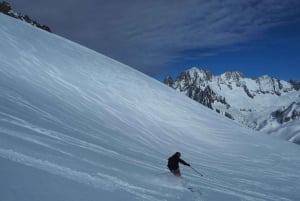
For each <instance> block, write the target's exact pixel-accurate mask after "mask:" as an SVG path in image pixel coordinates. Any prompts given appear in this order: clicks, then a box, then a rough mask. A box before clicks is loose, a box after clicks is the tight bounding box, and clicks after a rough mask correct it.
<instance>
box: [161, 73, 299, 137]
mask: <svg viewBox="0 0 300 201" xmlns="http://www.w3.org/2000/svg"><path fill="white" fill-rule="evenodd" d="M164 83H165V84H167V85H168V86H170V87H172V88H174V89H175V90H177V91H179V92H182V93H184V94H185V95H187V96H188V97H190V98H192V99H194V100H196V101H197V102H199V103H201V104H203V105H205V106H207V107H209V108H211V109H213V110H215V111H217V112H218V113H221V114H223V115H224V116H226V117H229V118H230V119H233V120H236V121H237V122H239V123H242V124H244V125H246V126H248V127H250V128H253V129H256V130H263V131H264V132H267V133H269V134H274V135H276V136H280V137H281V138H283V139H286V140H289V141H293V142H295V143H298V142H299V139H298V137H296V136H298V134H299V133H300V126H298V125H297V124H290V125H291V126H293V130H294V132H293V133H294V134H293V135H291V134H290V133H288V132H286V134H280V135H279V134H278V133H276V128H277V130H278V129H279V127H281V126H283V124H286V123H288V122H289V123H290V122H291V121H294V120H295V121H298V118H299V115H295V114H297V112H295V113H294V116H293V118H291V117H288V116H287V117H285V115H284V113H281V112H278V111H281V110H280V109H282V108H284V109H285V108H290V105H294V103H296V105H297V103H299V102H300V101H299V97H300V91H299V87H298V82H297V81H291V82H287V81H284V80H279V79H276V78H273V77H270V76H268V75H264V76H261V77H258V78H252V79H250V78H247V77H245V76H244V74H243V73H242V72H225V73H223V74H221V75H218V76H215V75H212V74H211V73H210V72H209V71H207V70H203V69H199V68H196V67H193V68H191V69H189V70H186V71H184V72H182V73H181V74H180V75H179V76H178V77H177V78H176V80H175V81H173V79H172V78H170V77H168V78H167V79H165V81H164ZM294 111H295V110H294ZM274 114H277V115H278V114H281V116H282V115H283V116H284V117H281V120H278V118H279V117H278V118H276V122H277V123H276V124H275V123H274V121H273V120H271V119H274V117H273V116H274ZM287 119H288V121H287ZM277 120H278V121H277ZM275 125H276V126H275ZM284 127H286V128H288V127H289V126H286V125H284ZM286 131H287V130H286ZM281 133H284V132H282V131H281Z"/></svg>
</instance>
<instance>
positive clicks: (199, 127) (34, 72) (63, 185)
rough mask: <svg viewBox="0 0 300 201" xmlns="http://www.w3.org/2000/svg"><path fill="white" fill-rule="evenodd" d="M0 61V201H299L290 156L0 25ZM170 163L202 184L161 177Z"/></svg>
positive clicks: (188, 104)
mask: <svg viewBox="0 0 300 201" xmlns="http://www.w3.org/2000/svg"><path fill="white" fill-rule="evenodd" d="M0 51H1V54H0V164H1V165H0V178H1V179H0V200H1V201H2V200H3V201H28V200H30V201H41V200H43V201H53V200H55V201H66V200H72V201H82V200H84V201H94V200H110V201H114V200H118V201H119V200H120V201H134V200H138V201H141V200H146V201H161V200H170V201H176V200H181V201H184V200H189V201H190V200H194V201H196V200H222V201H237V200H244V201H254V200H255V201H262V200H266V201H295V200H297V199H298V198H299V197H300V158H299V154H300V149H299V146H296V145H293V144H291V143H287V142H285V141H282V140H277V139H273V138H271V137H270V136H267V135H258V134H257V133H256V132H253V131H251V130H249V129H246V128H243V127H241V126H240V125H239V124H236V123H234V122H233V121H231V120H229V119H226V118H223V117H221V116H220V115H218V114H216V113H215V112H213V111H211V110H209V109H208V108H206V107H204V106H198V105H199V104H198V103H196V102H195V101H192V100H191V99H189V98H187V97H185V96H182V95H181V94H179V93H177V92H175V91H174V90H172V89H170V88H169V87H167V86H165V85H163V84H162V83H160V82H158V81H156V80H154V79H152V78H150V77H148V76H146V75H144V74H142V73H140V72H138V71H136V70H134V69H132V68H130V67H128V66H126V65H124V64H121V63H119V62H117V61H114V60H112V59H110V58H108V57H105V56H103V55H101V54H99V53H97V52H94V51H92V50H90V49H87V48H85V47H82V46H80V45H78V44H76V43H73V42H71V41H68V40H66V39H63V38H61V37H59V36H56V35H54V34H50V33H48V32H45V31H42V30H40V29H37V28H35V27H33V26H30V25H28V24H26V23H24V22H21V21H18V20H15V19H13V18H9V17H7V16H5V15H2V14H0ZM170 100H172V101H170ZM216 122H217V123H216ZM175 151H180V152H181V153H182V158H183V159H184V160H186V161H187V162H189V163H190V164H191V165H192V167H193V168H195V169H196V170H198V171H200V172H201V173H202V174H204V176H203V177H200V176H199V175H198V174H197V173H196V172H195V171H194V170H193V169H191V168H188V167H186V166H183V167H182V166H181V171H182V173H183V178H175V177H174V176H172V175H171V174H170V173H169V172H168V170H167V169H166V163H167V158H168V157H169V156H170V155H171V154H173V153H174V152H175ZM187 187H193V192H191V190H188V189H187ZM200 192H201V195H200Z"/></svg>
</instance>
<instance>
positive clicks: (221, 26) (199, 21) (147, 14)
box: [6, 0, 300, 80]
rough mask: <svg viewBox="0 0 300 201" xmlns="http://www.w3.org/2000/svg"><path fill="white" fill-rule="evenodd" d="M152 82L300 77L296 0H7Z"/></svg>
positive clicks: (299, 25)
mask: <svg viewBox="0 0 300 201" xmlns="http://www.w3.org/2000/svg"><path fill="white" fill-rule="evenodd" d="M6 1H7V2H9V3H10V4H11V5H12V7H13V9H14V10H15V11H16V12H20V13H22V14H27V15H29V16H30V17H31V18H33V19H35V20H36V21H38V22H39V23H41V24H45V25H47V26H49V27H50V28H51V29H52V31H53V32H54V33H55V34H58V35H61V36H63V37H65V38H68V39H70V40H72V41H75V42H77V43H80V44H82V45H84V46H87V47H89V48H91V49H93V50H95V51H97V52H100V53H102V54H105V55H107V56H109V57H111V58H113V59H116V60H118V61H120V62H122V63H125V64H127V65H129V66H131V67H133V68H136V69H137V70H139V71H142V72H144V73H146V74H148V75H150V76H152V77H154V78H156V79H158V80H163V79H164V78H165V77H166V76H168V75H170V76H172V77H176V76H177V75H178V74H179V73H180V72H182V71H184V70H186V69H189V68H191V67H194V66H196V67H199V68H203V69H206V70H209V71H210V72H212V73H213V74H214V75H219V74H221V73H223V72H225V71H240V72H243V73H244V75H245V76H246V77H258V76H261V75H270V76H273V77H276V78H279V79H284V80H289V79H294V80H300V66H299V63H300V1H299V0H285V1H282V0H210V1H207V0H185V1H182V0H164V1H153V0H84V1H82V0H81V1H78V0H51V1H48V0H47V1H46V0H6Z"/></svg>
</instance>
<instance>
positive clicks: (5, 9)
mask: <svg viewBox="0 0 300 201" xmlns="http://www.w3.org/2000/svg"><path fill="white" fill-rule="evenodd" d="M0 13H3V14H5V15H8V16H10V17H13V18H16V19H19V20H22V21H24V22H27V23H29V24H31V25H33V26H36V27H38V28H40V29H43V30H46V31H48V32H52V31H51V29H50V27H48V26H46V25H43V24H40V23H38V22H37V21H35V20H32V19H31V18H30V17H29V16H28V15H22V14H20V13H16V12H15V11H13V9H12V7H11V5H10V4H9V3H8V2H5V1H3V2H0Z"/></svg>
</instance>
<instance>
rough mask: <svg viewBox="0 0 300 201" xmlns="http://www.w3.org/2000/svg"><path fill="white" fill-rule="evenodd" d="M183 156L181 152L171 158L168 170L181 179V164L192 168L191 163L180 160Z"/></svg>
mask: <svg viewBox="0 0 300 201" xmlns="http://www.w3.org/2000/svg"><path fill="white" fill-rule="evenodd" d="M180 156H181V154H180V152H176V153H175V154H174V155H173V156H171V157H170V158H169V159H168V168H169V170H170V171H171V172H172V173H173V174H174V175H175V176H178V177H180V176H181V173H180V170H179V163H181V164H183V165H186V166H189V167H190V166H191V165H190V164H189V163H187V162H185V161H184V160H182V159H181V158H180Z"/></svg>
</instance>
